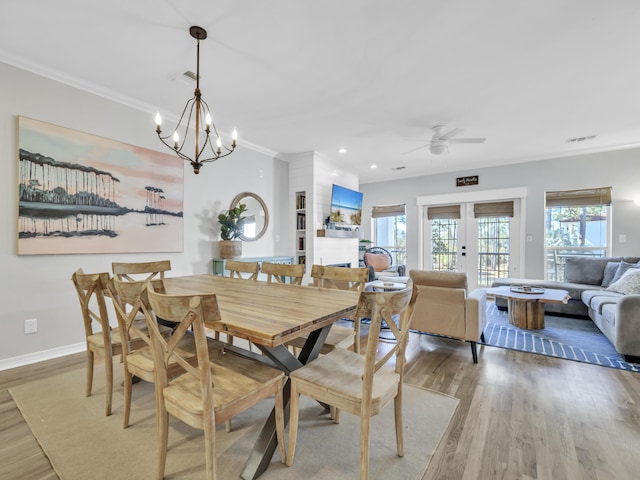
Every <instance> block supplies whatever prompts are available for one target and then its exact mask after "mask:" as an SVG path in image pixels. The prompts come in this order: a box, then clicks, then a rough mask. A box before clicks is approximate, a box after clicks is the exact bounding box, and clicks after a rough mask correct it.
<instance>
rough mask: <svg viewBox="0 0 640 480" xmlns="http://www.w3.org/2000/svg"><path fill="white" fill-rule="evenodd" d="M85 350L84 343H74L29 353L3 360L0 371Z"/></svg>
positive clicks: (85, 345)
mask: <svg viewBox="0 0 640 480" xmlns="http://www.w3.org/2000/svg"><path fill="white" fill-rule="evenodd" d="M86 349H87V344H86V343H85V342H81V343H76V344H74V345H66V346H64V347H58V348H52V349H50V350H43V351H41V352H34V353H29V354H27V355H20V356H18V357H11V358H5V359H4V360H0V371H2V370H9V369H10V368H16V367H22V366H24V365H31V364H32V363H38V362H44V361H45V360H51V359H52V358H58V357H64V356H65V355H71V354H73V353H78V352H84V351H85V350H86Z"/></svg>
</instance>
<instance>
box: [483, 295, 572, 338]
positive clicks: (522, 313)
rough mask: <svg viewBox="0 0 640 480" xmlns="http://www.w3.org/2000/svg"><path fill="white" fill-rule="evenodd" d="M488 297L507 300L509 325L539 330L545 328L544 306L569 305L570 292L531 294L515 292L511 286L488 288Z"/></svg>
mask: <svg viewBox="0 0 640 480" xmlns="http://www.w3.org/2000/svg"><path fill="white" fill-rule="evenodd" d="M487 295H494V296H496V297H502V298H506V299H507V301H508V308H509V323H510V324H512V325H515V326H516V327H518V328H525V329H528V330H537V329H540V328H544V304H545V303H567V302H568V301H569V298H570V297H569V292H567V291H566V290H559V289H556V288H545V289H544V291H542V292H539V291H538V290H532V292H531V293H527V292H520V291H513V290H512V289H511V286H503V287H493V288H487Z"/></svg>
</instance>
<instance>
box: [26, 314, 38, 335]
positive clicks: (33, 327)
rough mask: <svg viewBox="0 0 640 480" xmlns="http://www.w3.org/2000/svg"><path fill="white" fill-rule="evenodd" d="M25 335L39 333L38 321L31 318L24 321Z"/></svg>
mask: <svg viewBox="0 0 640 480" xmlns="http://www.w3.org/2000/svg"><path fill="white" fill-rule="evenodd" d="M24 333H25V335H29V334H30V333H38V319H37V318H30V319H29V320H25V321H24Z"/></svg>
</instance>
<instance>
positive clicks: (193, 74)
mask: <svg viewBox="0 0 640 480" xmlns="http://www.w3.org/2000/svg"><path fill="white" fill-rule="evenodd" d="M182 76H184V77H187V78H190V79H191V80H193V81H194V82H195V81H196V74H195V73H193V72H192V71H191V70H187V71H186V72H184V73H183V74H182Z"/></svg>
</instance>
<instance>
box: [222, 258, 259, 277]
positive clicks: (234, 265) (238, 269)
mask: <svg viewBox="0 0 640 480" xmlns="http://www.w3.org/2000/svg"><path fill="white" fill-rule="evenodd" d="M224 268H225V270H229V276H230V277H231V278H242V279H243V280H258V273H259V272H260V264H259V263H258V262H242V261H240V260H227V261H226V262H225V267H224ZM243 274H248V275H249V276H246V275H243Z"/></svg>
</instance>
